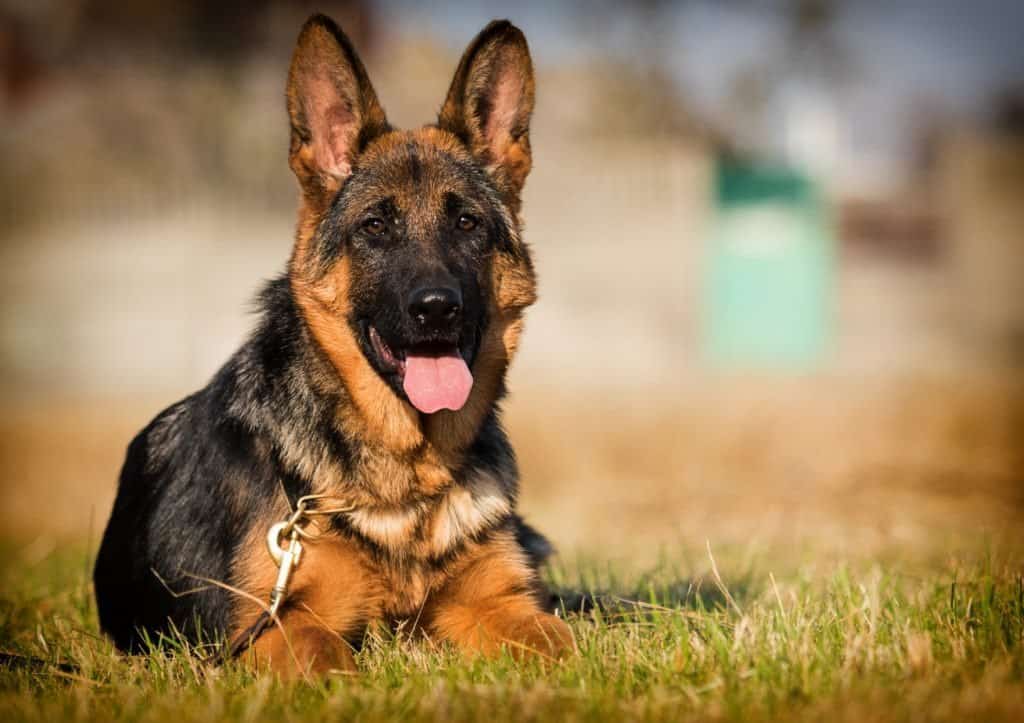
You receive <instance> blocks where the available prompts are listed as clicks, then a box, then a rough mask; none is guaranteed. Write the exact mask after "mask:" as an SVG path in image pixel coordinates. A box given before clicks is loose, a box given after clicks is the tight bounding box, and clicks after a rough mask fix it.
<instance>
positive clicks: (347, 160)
mask: <svg viewBox="0 0 1024 723" xmlns="http://www.w3.org/2000/svg"><path fill="white" fill-rule="evenodd" d="M288 117H289V119H290V121H291V148H290V151H289V163H290V165H291V167H292V170H293V171H295V175H296V176H298V179H299V183H300V184H302V187H303V190H304V191H305V192H306V194H307V196H311V197H314V198H315V197H317V196H321V195H323V194H324V193H325V192H334V191H337V190H338V188H340V186H341V182H342V181H344V179H345V178H346V177H347V176H348V175H349V173H351V171H352V164H353V161H354V159H355V157H356V156H357V155H358V154H359V152H360V150H361V149H362V147H363V146H365V145H366V143H367V142H369V141H370V140H372V139H373V138H374V137H375V136H377V135H379V134H380V133H383V132H384V131H386V130H387V129H388V122H387V118H386V117H385V116H384V110H383V109H382V108H381V106H380V103H379V102H378V101H377V94H376V93H375V92H374V90H373V86H372V85H370V79H369V77H368V76H367V75H366V69H365V68H364V67H363V64H362V62H361V61H360V60H359V56H358V55H356V51H355V49H354V48H353V47H352V42H351V41H350V40H349V39H348V38H347V37H346V36H345V33H343V32H342V31H341V29H340V28H338V26H337V25H335V23H334V21H333V20H331V19H330V18H328V17H326V16H324V15H314V16H313V17H311V18H310V19H309V20H307V21H306V24H305V25H303V26H302V32H300V33H299V40H298V43H297V44H296V46H295V53H294V54H293V55H292V64H291V68H290V69H289V71H288Z"/></svg>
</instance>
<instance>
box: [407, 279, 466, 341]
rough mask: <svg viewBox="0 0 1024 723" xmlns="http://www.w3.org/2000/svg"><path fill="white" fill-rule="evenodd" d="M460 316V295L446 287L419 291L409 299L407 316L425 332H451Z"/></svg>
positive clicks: (457, 291)
mask: <svg viewBox="0 0 1024 723" xmlns="http://www.w3.org/2000/svg"><path fill="white" fill-rule="evenodd" d="M461 314H462V294H461V293H459V290H458V289H453V288H450V287H446V286H441V287H435V288H429V289H419V290H417V291H414V292H413V293H412V296H410V298H409V315H410V316H412V320H413V322H414V323H415V324H416V326H418V327H419V328H421V329H422V330H423V331H427V332H446V331H451V330H452V329H453V328H454V327H455V325H456V324H458V322H459V317H460V316H461Z"/></svg>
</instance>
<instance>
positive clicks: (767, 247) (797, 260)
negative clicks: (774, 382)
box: [703, 162, 835, 370]
mask: <svg viewBox="0 0 1024 723" xmlns="http://www.w3.org/2000/svg"><path fill="white" fill-rule="evenodd" d="M715 206H716V208H715V219H714V223H713V226H712V232H711V236H710V239H709V246H710V248H709V249H708V266H707V276H706V279H705V287H704V295H705V298H704V329H703V336H704V343H703V346H704V349H705V352H706V355H707V358H708V360H709V361H710V362H711V363H712V364H714V365H719V366H730V367H746V368H754V369H756V368H766V367H767V368H788V369H793V370H809V369H811V368H813V367H815V366H816V365H817V364H818V363H819V362H820V361H821V360H822V359H823V357H824V355H825V354H826V352H827V350H828V346H829V343H830V341H831V339H832V336H833V334H832V303H831V302H832V281H833V266H834V258H835V254H834V246H835V244H834V239H833V233H832V224H831V222H830V218H829V213H828V210H827V207H826V203H825V201H824V199H823V197H822V193H821V191H820V189H819V188H818V186H817V185H816V184H815V183H813V182H812V181H811V180H810V179H809V178H807V177H806V176H804V175H802V174H799V173H797V172H795V171H792V170H790V169H787V168H782V167H772V166H764V165H751V164H737V163H729V162H719V163H718V166H717V169H716V190H715Z"/></svg>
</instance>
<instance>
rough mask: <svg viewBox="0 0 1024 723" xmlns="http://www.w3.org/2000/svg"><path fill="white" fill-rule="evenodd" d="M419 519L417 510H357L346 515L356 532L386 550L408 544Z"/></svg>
mask: <svg viewBox="0 0 1024 723" xmlns="http://www.w3.org/2000/svg"><path fill="white" fill-rule="evenodd" d="M419 518H420V510H419V509H418V508H401V507H399V508H395V509H383V510H366V509H357V510H353V511H352V512H349V513H348V521H349V523H350V524H351V525H352V526H353V527H354V528H356V530H357V531H358V532H360V533H361V534H363V535H366V536H367V537H369V538H370V539H371V540H373V541H374V542H377V543H378V544H381V545H383V546H384V547H387V548H396V547H401V546H403V545H406V544H408V542H409V537H410V535H412V532H413V530H414V529H415V528H416V523H417V522H418V521H419Z"/></svg>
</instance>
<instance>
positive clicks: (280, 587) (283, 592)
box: [267, 520, 302, 617]
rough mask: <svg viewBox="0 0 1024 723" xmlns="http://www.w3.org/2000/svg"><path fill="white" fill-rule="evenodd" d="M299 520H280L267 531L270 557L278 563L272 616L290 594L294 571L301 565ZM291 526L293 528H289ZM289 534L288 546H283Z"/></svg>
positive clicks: (270, 611) (273, 591) (272, 593)
mask: <svg viewBox="0 0 1024 723" xmlns="http://www.w3.org/2000/svg"><path fill="white" fill-rule="evenodd" d="M296 521H297V520H289V521H288V522H278V523H277V524H276V525H273V526H272V527H271V528H270V530H269V531H268V532H267V550H268V551H269V552H270V558H271V559H272V560H273V561H274V563H275V564H276V565H277V580H276V582H274V587H273V589H272V590H271V591H270V610H269V611H268V612H269V614H270V616H271V617H273V616H274V615H276V614H277V611H278V609H279V608H280V607H281V603H283V602H284V599H285V597H287V595H288V583H289V582H290V581H291V577H292V572H293V571H294V570H295V568H296V567H298V565H299V559H300V558H301V557H302V543H301V542H300V541H299V528H298V526H297V525H296V524H295V522H296ZM289 528H291V529H290V530H289ZM289 532H290V534H288V547H287V548H284V547H281V538H282V537H284V535H285V534H287V533H289Z"/></svg>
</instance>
